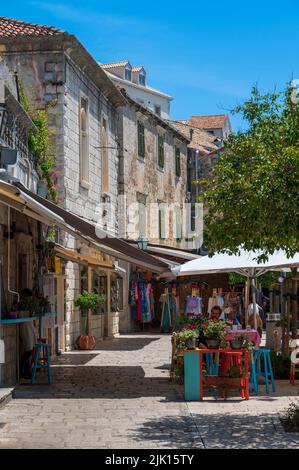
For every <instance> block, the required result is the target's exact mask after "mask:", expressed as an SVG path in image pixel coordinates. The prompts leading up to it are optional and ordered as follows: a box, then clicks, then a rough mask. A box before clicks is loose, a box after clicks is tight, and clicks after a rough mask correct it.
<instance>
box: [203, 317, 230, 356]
mask: <svg viewBox="0 0 299 470" xmlns="http://www.w3.org/2000/svg"><path fill="white" fill-rule="evenodd" d="M204 334H205V336H206V338H207V339H206V343H207V346H208V348H210V349H219V346H220V342H221V341H222V340H223V339H224V337H225V335H226V324H225V323H224V322H222V321H219V322H218V321H217V322H214V321H209V322H208V324H207V325H206V326H205V328H204Z"/></svg>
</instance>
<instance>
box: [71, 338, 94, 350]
mask: <svg viewBox="0 0 299 470" xmlns="http://www.w3.org/2000/svg"><path fill="white" fill-rule="evenodd" d="M76 346H77V348H78V349H87V350H88V349H94V348H95V347H96V338H95V336H91V335H90V336H87V335H81V336H78V338H77V339H76Z"/></svg>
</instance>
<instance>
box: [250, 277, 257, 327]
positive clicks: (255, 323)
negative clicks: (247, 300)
mask: <svg viewBox="0 0 299 470" xmlns="http://www.w3.org/2000/svg"><path fill="white" fill-rule="evenodd" d="M251 287H252V304H253V319H254V329H255V330H256V329H257V320H256V296H255V294H256V291H255V278H254V275H253V274H252V276H251Z"/></svg>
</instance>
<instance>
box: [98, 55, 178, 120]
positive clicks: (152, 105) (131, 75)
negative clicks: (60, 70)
mask: <svg viewBox="0 0 299 470" xmlns="http://www.w3.org/2000/svg"><path fill="white" fill-rule="evenodd" d="M100 65H101V67H102V68H103V70H105V72H106V73H107V75H108V77H109V78H111V80H112V81H113V83H115V85H116V86H119V87H121V88H124V89H125V90H126V92H127V93H128V95H129V96H131V98H133V99H134V100H135V101H137V102H138V103H140V104H142V105H143V106H145V107H146V108H148V109H150V110H151V111H152V112H153V113H155V114H157V115H158V116H161V117H162V118H163V119H169V115H170V105H171V101H172V99H173V98H172V97H171V96H169V95H167V94H166V93H163V92H162V91H160V90H157V89H155V88H153V87H151V86H149V85H148V77H147V73H146V70H145V68H144V67H143V66H141V65H139V66H135V67H132V65H131V64H130V62H129V61H128V60H124V61H122V62H109V63H108V64H100Z"/></svg>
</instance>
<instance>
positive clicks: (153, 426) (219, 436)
mask: <svg viewBox="0 0 299 470" xmlns="http://www.w3.org/2000/svg"><path fill="white" fill-rule="evenodd" d="M276 416H277V415H275V414H272V415H271V414H260V415H259V416H256V415H255V416H252V415H249V414H244V413H242V414H241V413H240V414H237V413H236V414H231V413H230V414H229V415H228V414H224V413H221V412H219V414H218V413H217V414H208V413H205V414H201V415H200V414H193V415H192V416H186V417H172V416H166V417H163V418H159V419H157V420H156V419H153V420H149V421H146V422H145V423H144V424H142V426H140V428H139V429H138V431H137V433H135V434H133V435H132V437H133V438H134V439H136V440H137V441H143V442H144V441H147V440H148V441H152V442H153V441H157V443H159V445H161V443H162V444H163V445H164V447H173V446H176V447H177V448H180V447H182V446H183V447H185V446H188V445H189V447H190V448H194V447H201V448H206V449H213V448H219V449H220V448H231V449H263V448H277V449H281V448H299V435H298V439H297V438H296V437H293V436H290V435H289V434H286V433H284V432H283V431H282V429H281V428H280V426H279V425H277V418H276V419H275V417H276Z"/></svg>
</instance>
